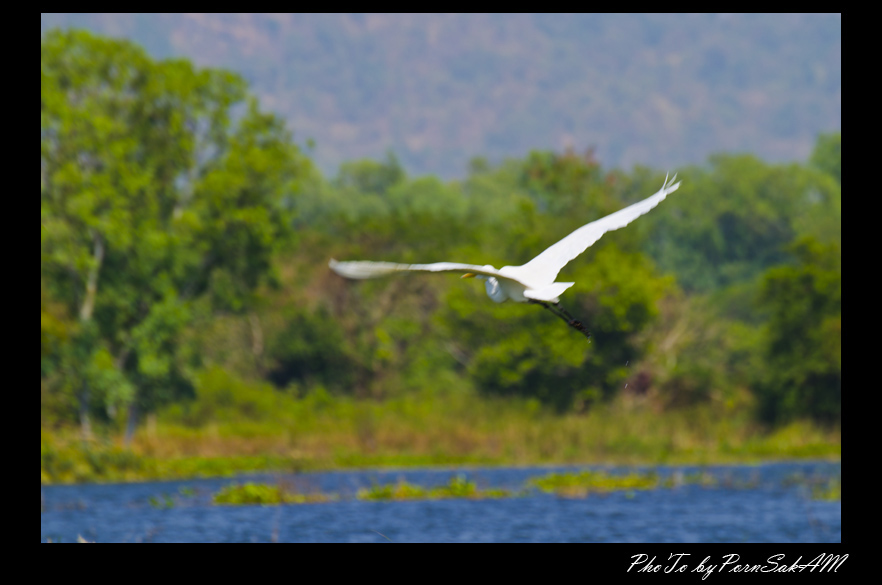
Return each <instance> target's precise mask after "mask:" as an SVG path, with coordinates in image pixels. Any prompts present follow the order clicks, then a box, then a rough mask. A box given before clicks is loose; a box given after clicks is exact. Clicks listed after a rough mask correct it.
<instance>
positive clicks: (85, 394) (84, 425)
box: [80, 382, 92, 441]
mask: <svg viewBox="0 0 882 585" xmlns="http://www.w3.org/2000/svg"><path fill="white" fill-rule="evenodd" d="M80 434H82V437H83V441H91V440H92V421H91V420H90V419H89V383H88V382H83V389H82V392H80Z"/></svg>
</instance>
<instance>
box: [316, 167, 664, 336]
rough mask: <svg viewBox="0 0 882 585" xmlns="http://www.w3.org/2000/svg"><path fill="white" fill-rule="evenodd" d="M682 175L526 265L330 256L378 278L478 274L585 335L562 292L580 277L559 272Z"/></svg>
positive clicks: (503, 294) (345, 271)
mask: <svg viewBox="0 0 882 585" xmlns="http://www.w3.org/2000/svg"><path fill="white" fill-rule="evenodd" d="M676 178H677V175H674V177H673V178H672V179H671V180H670V181H668V178H667V177H665V182H664V185H662V188H661V189H660V190H659V191H658V193H656V194H654V195H651V196H649V197H647V198H646V199H644V200H643V201H639V202H637V203H635V204H633V205H629V206H628V207H625V208H624V209H620V210H619V211H616V212H615V213H611V214H610V215H607V216H606V217H603V218H601V219H598V220H596V221H592V222H591V223H589V224H587V225H584V226H582V227H580V228H579V229H577V230H576V231H574V232H573V233H571V234H570V235H568V236H567V237H565V238H564V239H562V240H561V241H559V242H557V243H556V244H553V245H552V246H550V247H549V248H548V249H546V250H545V251H544V252H542V253H541V254H539V255H538V256H536V257H535V258H533V259H532V260H530V261H529V262H527V263H526V264H523V265H521V266H503V267H502V268H500V269H499V270H497V269H496V268H494V267H493V266H490V265H489V264H488V265H485V266H477V265H474V264H459V263H456V262H436V263H434V264H396V263H394V262H369V261H356V262H338V261H336V260H334V259H331V261H330V263H329V266H330V267H331V270H333V271H334V272H336V273H337V274H339V275H340V276H344V277H346V278H353V279H365V278H376V277H379V276H386V275H389V274H394V273H396V272H463V273H465V274H463V275H462V278H470V277H477V278H480V279H482V280H484V287H485V288H486V290H487V296H488V297H490V298H491V299H492V300H493V301H495V302H497V303H502V302H505V301H507V300H511V301H515V302H517V303H534V304H538V305H542V306H543V307H545V308H546V309H548V310H550V311H551V312H552V313H554V314H555V315H557V316H558V317H560V318H561V319H563V320H564V321H566V322H567V323H568V324H569V325H570V326H571V327H573V328H575V329H577V330H579V331H581V332H582V333H583V334H584V335H585V336H586V337H590V336H591V334H590V333H589V332H588V331H587V330H586V329H585V327H584V325H582V323H581V322H579V321H577V320H575V319H574V318H573V317H572V316H571V315H570V314H569V313H568V312H566V311H565V310H564V309H563V307H561V306H560V299H559V296H560V294H561V293H562V292H564V291H565V290H567V289H568V288H570V287H571V286H573V285H574V284H576V283H575V282H555V281H554V279H555V278H557V274H558V272H560V269H561V268H563V267H564V266H565V265H566V264H567V263H568V262H569V261H570V260H572V259H573V258H575V257H576V256H578V255H579V254H581V253H582V252H584V251H585V250H586V249H587V248H588V247H589V246H590V245H591V244H593V243H594V242H596V241H597V240H599V239H600V237H601V236H602V235H603V234H605V233H606V232H609V231H612V230H617V229H619V228H622V227H625V226H626V225H628V224H629V223H631V222H632V221H634V220H635V219H637V218H638V217H640V216H641V215H643V214H645V213H647V212H648V211H649V210H650V209H652V208H653V207H655V206H656V205H658V204H659V203H660V202H661V201H662V200H663V199H664V198H665V197H666V196H667V195H668V193H673V192H674V191H676V190H677V188H678V187H679V186H680V183H679V182H678V183H674V180H675V179H676Z"/></svg>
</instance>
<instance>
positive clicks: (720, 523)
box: [40, 462, 842, 542]
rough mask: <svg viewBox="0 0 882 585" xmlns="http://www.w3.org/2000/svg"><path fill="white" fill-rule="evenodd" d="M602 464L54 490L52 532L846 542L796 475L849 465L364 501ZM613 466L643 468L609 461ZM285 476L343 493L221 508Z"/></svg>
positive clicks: (514, 481) (830, 508) (142, 537)
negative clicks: (375, 491)
mask: <svg viewBox="0 0 882 585" xmlns="http://www.w3.org/2000/svg"><path fill="white" fill-rule="evenodd" d="M588 468H591V469H598V467H597V466H590V467H572V466H570V467H553V468H552V467H548V468H536V467H533V468H516V469H512V468H479V469H476V468H462V469H454V470H451V469H446V470H436V469H433V470H413V469H408V470H395V471H355V472H330V473H314V474H313V473H310V474H300V475H296V476H292V475H262V476H247V477H242V478H240V479H238V480H232V479H229V478H227V479H210V480H190V481H176V482H151V483H133V484H103V485H77V486H48V487H43V488H42V490H41V491H42V500H43V503H42V512H41V514H40V538H41V540H42V541H44V542H45V541H47V540H52V541H53V542H75V541H76V540H77V537H78V536H82V537H83V538H85V539H87V540H90V541H95V542H273V541H278V542H315V541H320V542H388V541H392V542H549V541H551V542H758V541H762V542H839V541H841V539H842V505H841V503H840V502H822V501H815V500H812V499H811V494H810V490H809V488H808V487H807V486H806V485H805V483H800V482H794V481H793V478H794V477H798V476H801V477H809V478H812V477H814V478H818V477H834V476H841V464H840V463H829V462H813V463H775V464H764V465H757V466H726V467H707V468H696V467H676V468H675V467H670V468H658V469H657V470H658V472H659V474H661V475H663V476H666V475H668V474H671V473H678V472H680V473H685V474H688V473H690V472H695V471H702V470H703V471H705V472H708V473H710V474H711V475H713V477H714V478H715V479H716V480H717V484H716V485H715V486H713V487H702V486H700V485H682V486H680V487H677V488H672V489H664V488H660V489H656V490H650V491H636V492H617V493H611V494H607V495H593V494H592V495H591V496H589V497H587V498H584V499H566V498H560V497H557V496H553V495H547V494H541V493H536V492H531V493H529V494H528V495H525V496H522V497H516V498H511V499H500V500H491V499H486V500H435V501H414V502H362V501H357V500H354V499H352V498H353V496H354V494H355V493H356V491H357V490H358V489H359V488H361V487H369V486H371V485H373V484H375V483H379V484H385V483H394V482H397V481H398V480H399V479H403V480H405V481H407V482H409V483H412V484H417V485H422V486H433V485H441V484H446V483H447V482H448V481H449V479H450V477H451V476H452V475H456V474H464V475H465V476H466V477H467V478H468V479H469V480H471V481H474V482H475V483H477V484H478V487H479V488H481V489H484V488H489V487H502V488H509V489H512V490H518V489H520V488H522V487H523V485H524V483H525V482H526V481H527V480H528V479H529V478H531V477H539V476H542V475H545V474H547V473H550V472H552V471H574V470H580V469H588ZM603 469H606V470H608V471H610V472H617V471H622V472H626V471H629V470H633V468H629V469H625V468H614V467H604V468H603ZM246 480H251V481H263V482H268V483H273V482H276V481H278V480H283V481H286V482H289V483H291V484H294V485H296V486H298V487H299V488H300V489H301V490H303V491H309V490H310V489H313V490H314V489H320V490H321V491H323V492H325V493H338V494H340V495H341V499H340V500H339V501H335V502H330V503H324V504H303V505H285V506H214V505H212V504H211V495H212V494H213V493H214V492H216V491H217V490H219V489H220V488H221V487H223V486H225V485H228V484H230V483H234V482H235V481H240V482H241V481H246Z"/></svg>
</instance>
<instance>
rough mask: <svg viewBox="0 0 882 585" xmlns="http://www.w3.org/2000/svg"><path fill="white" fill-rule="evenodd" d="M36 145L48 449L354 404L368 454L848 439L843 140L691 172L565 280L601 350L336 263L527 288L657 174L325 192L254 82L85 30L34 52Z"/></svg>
mask: <svg viewBox="0 0 882 585" xmlns="http://www.w3.org/2000/svg"><path fill="white" fill-rule="evenodd" d="M40 147H41V282H40V284H41V309H40V310H41V319H40V326H41V426H42V427H43V428H44V429H62V428H70V427H73V426H75V425H77V426H79V429H80V431H81V432H82V433H83V434H84V435H85V436H89V435H90V434H92V433H94V432H96V427H98V428H102V429H109V430H110V431H113V432H116V431H119V432H123V431H124V433H125V435H126V436H127V438H128V439H129V440H130V439H131V438H132V436H133V434H134V433H135V431H136V430H137V429H138V428H139V425H141V424H142V423H143V422H144V420H145V418H149V417H151V416H156V414H158V415H159V416H161V417H164V420H167V421H171V422H174V423H175V424H180V425H183V426H184V427H194V428H195V427H199V426H203V425H209V424H213V423H217V422H218V421H227V422H230V423H242V425H244V426H243V427H241V428H242V429H246V428H251V427H248V425H249V424H252V423H253V424H270V422H269V421H273V420H275V421H276V422H274V423H272V424H271V426H272V425H277V424H286V425H290V428H295V429H303V428H309V425H310V424H311V423H309V422H308V421H309V420H311V419H310V417H314V416H316V415H315V413H316V412H320V411H321V409H322V408H325V407H326V406H327V405H334V404H336V406H333V407H331V406H327V407H328V408H336V409H341V408H342V409H354V410H353V413H354V414H352V416H353V417H355V418H354V419H353V420H355V421H356V423H355V424H356V426H357V428H358V429H359V430H358V433H360V434H359V436H362V435H364V437H368V439H365V440H366V441H367V440H373V439H370V437H373V436H374V434H373V433H375V429H376V423H375V422H372V421H373V420H374V419H375V418H376V416H377V415H376V414H370V413H372V412H375V411H374V410H371V409H372V408H373V406H371V407H370V408H367V407H365V408H367V410H359V409H360V408H362V407H360V406H358V405H359V404H371V405H375V404H380V405H382V404H387V405H389V407H390V408H392V407H393V405H399V406H396V407H395V408H399V407H400V408H403V409H405V410H406V409H407V408H415V407H412V404H413V403H412V402H408V401H413V400H418V401H419V400H422V401H423V404H424V405H432V404H439V403H438V400H442V401H448V402H449V401H453V402H455V403H456V404H460V405H466V406H462V407H461V408H460V407H457V408H459V410H457V411H456V412H458V413H459V415H458V416H461V415H462V413H464V412H471V413H473V414H474V413H478V412H482V408H484V407H479V406H477V405H480V404H490V403H496V401H499V400H511V401H517V402H518V404H521V405H522V407H521V406H519V407H518V408H519V409H521V410H519V411H518V412H522V411H523V408H526V409H527V411H529V412H535V411H536V409H540V410H543V411H547V412H548V413H557V414H564V413H566V414H573V413H576V414H578V413H589V412H591V411H592V409H595V408H599V407H600V406H602V405H605V404H607V405H608V404H610V403H612V402H615V401H617V400H625V399H627V400H631V401H636V402H639V403H641V404H645V405H648V407H649V408H651V409H655V411H656V412H664V411H672V410H682V409H686V410H687V411H688V409H693V408H697V407H700V408H706V409H710V411H711V412H715V413H717V414H718V415H720V416H730V415H732V414H733V413H740V414H739V416H742V415H743V416H747V417H749V418H750V419H751V420H753V421H755V422H756V423H757V424H762V425H770V426H772V427H774V426H776V425H778V426H780V425H784V424H789V423H792V422H793V421H797V420H811V421H814V422H815V423H817V424H820V425H834V426H835V425H838V424H840V422H841V370H842V360H841V320H842V319H841V310H842V309H841V304H842V303H841V296H842V292H841V134H840V133H839V132H837V133H834V134H828V135H821V136H819V137H818V140H817V146H816V148H815V151H814V152H813V154H812V156H811V157H810V159H809V160H808V161H807V163H805V164H797V163H790V164H769V163H767V162H764V161H762V160H760V159H758V158H756V157H754V156H751V155H747V154H738V155H728V154H719V155H715V156H713V157H712V158H711V159H710V160H709V161H708V163H707V164H705V165H702V166H695V167H688V168H684V169H680V170H679V177H680V179H681V180H682V186H681V188H680V189H679V191H677V192H676V193H675V194H673V195H672V196H671V197H669V198H668V199H667V200H666V201H665V202H664V203H663V204H662V205H660V206H659V207H658V208H657V209H655V210H653V211H652V212H651V213H649V214H648V215H647V216H645V217H643V218H641V219H640V220H639V221H637V222H635V223H634V224H632V225H630V226H628V228H627V229H624V230H619V231H616V232H612V233H609V234H607V235H605V236H604V237H603V238H602V239H601V240H600V241H599V242H598V243H597V244H595V245H594V246H593V247H591V248H590V249H589V250H588V251H587V252H586V253H585V254H583V255H581V256H579V257H578V258H577V259H575V260H574V261H573V262H571V263H570V264H569V265H567V267H565V269H564V271H563V273H562V274H561V279H562V280H567V281H569V280H573V281H575V282H576V285H575V286H574V287H573V288H572V289H571V290H570V291H569V292H568V293H567V296H566V297H565V298H564V305H565V306H566V307H567V309H568V310H569V311H570V312H571V313H572V314H573V315H575V316H577V317H578V318H579V319H581V320H582V321H583V322H585V323H586V324H588V327H589V329H590V331H591V332H592V343H590V344H587V343H586V342H585V339H584V338H583V337H582V336H581V335H580V334H578V333H576V332H574V331H572V330H570V329H568V328H567V327H565V326H564V325H563V324H562V323H560V322H559V321H558V320H557V319H555V318H554V317H553V316H551V315H549V314H547V313H546V312H544V311H542V310H540V309H538V308H536V307H530V306H525V305H516V304H510V303H509V304H503V305H496V304H494V303H492V302H490V301H489V300H488V299H487V298H486V296H485V293H484V289H483V286H481V285H480V283H478V284H475V282H474V281H461V280H458V279H455V278H449V277H447V278H445V277H444V276H437V275H424V276H423V275H412V276H409V277H406V278H404V277H402V278H390V279H382V280H374V281H360V282H352V281H346V280H343V279H341V278H340V277H338V276H336V275H334V274H333V273H331V271H330V270H329V269H328V267H327V263H328V260H329V259H330V258H332V257H333V258H337V259H341V260H342V259H374V260H387V261H394V262H425V263H428V262H436V261H442V260H448V261H461V262H469V263H476V264H485V263H486V264H493V265H495V266H497V267H499V266H502V265H505V264H513V265H517V264H520V263H523V262H525V261H527V260H529V259H530V258H532V257H533V256H535V255H536V254H537V253H539V252H540V251H542V250H543V249H544V248H545V247H547V246H549V245H550V244H552V243H554V242H556V241H557V240H559V239H560V238H561V237H563V236H564V235H566V234H568V233H569V232H570V231H572V230H573V229H575V228H577V227H579V226H581V225H583V224H585V223H588V222H589V221H591V220H593V219H596V218H599V217H601V216H603V215H605V214H607V213H610V212H612V211H615V210H617V209H620V208H621V207H623V206H625V205H628V204H631V203H634V202H636V201H638V200H640V199H643V198H645V197H646V196H648V195H650V194H652V193H653V192H655V191H656V190H657V189H658V188H659V187H660V186H661V184H662V182H663V180H664V173H663V172H661V171H657V170H653V169H649V168H645V167H639V166H638V167H635V168H633V170H631V171H630V172H626V171H623V170H620V169H604V168H603V167H602V166H601V164H600V162H599V161H597V160H596V159H595V158H594V155H593V152H591V151H587V152H584V153H576V152H574V151H572V150H567V151H565V152H563V153H554V152H546V151H543V152H538V151H534V152H530V153H529V154H528V155H526V156H525V157H524V158H521V159H506V160H504V161H502V162H500V163H496V164H491V163H489V162H488V161H487V160H486V159H481V158H476V159H474V160H473V161H472V163H471V164H470V165H469V168H470V171H469V174H468V176H466V177H465V178H463V179H461V180H456V181H442V180H440V179H438V178H436V177H433V176H427V177H410V176H408V175H407V174H406V173H405V171H404V169H403V167H402V166H401V164H400V163H399V161H398V160H397V158H396V156H395V155H394V153H392V152H389V153H388V155H387V156H386V157H385V158H384V159H382V160H380V161H372V160H356V161H350V162H347V163H345V164H343V165H341V166H340V168H339V171H338V172H337V174H336V176H333V177H330V178H326V177H324V176H322V174H321V173H319V172H318V171H317V170H316V168H315V166H314V165H313V164H312V162H311V161H310V159H309V157H308V156H307V155H306V154H305V153H304V152H303V151H302V150H300V149H299V148H298V147H297V146H296V145H295V143H294V142H293V137H292V135H291V134H290V133H289V132H288V131H287V130H286V129H285V125H284V123H283V121H282V120H280V119H279V118H277V117H275V116H273V115H270V114H267V113H265V112H264V111H263V110H262V109H261V108H260V107H259V105H258V103H257V101H256V99H255V98H254V97H253V96H252V95H251V94H250V93H249V90H248V86H247V84H246V82H245V81H244V80H243V79H242V78H241V77H239V76H237V75H236V74H233V73H230V72H227V71H222V70H218V69H196V68H194V67H193V66H192V65H191V64H190V63H188V62H187V61H184V60H160V61H157V60H153V59H151V58H150V57H148V56H147V55H146V54H145V53H144V52H143V51H142V50H141V49H140V48H138V47H137V46H135V45H134V44H132V43H129V42H126V41H117V40H109V39H105V38H101V37H97V36H94V35H92V34H89V33H86V32H82V31H69V32H59V31H53V32H49V33H47V34H45V35H44V36H43V38H42V40H41V142H40ZM440 397H443V398H440ZM402 401H404V402H402ZM482 401H484V402H482ZM488 401H489V402H488ZM402 404H405V405H406V404H411V406H401V405H402ZM323 405H325V406H323ZM347 405H348V406H347ZM523 405H526V406H523ZM426 408H429V409H430V410H431V408H434V407H430V406H427V407H426ZM359 413H361V414H359ZM249 421H250V422H249ZM280 421H287V422H284V423H282V422H280ZM273 428H275V427H273ZM242 432H246V431H245V430H243V431H242ZM292 432H293V431H292ZM298 432H299V431H298Z"/></svg>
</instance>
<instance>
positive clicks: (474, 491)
mask: <svg viewBox="0 0 882 585" xmlns="http://www.w3.org/2000/svg"><path fill="white" fill-rule="evenodd" d="M510 495H511V493H510V492H509V491H508V490H504V489H487V490H479V489H478V487H477V486H476V485H475V483H474V482H471V481H468V480H467V479H466V478H465V476H463V475H456V476H454V477H451V478H450V481H449V482H448V483H447V484H446V485H443V486H437V487H434V488H424V487H420V486H418V485H413V484H409V483H407V482H405V481H399V482H398V483H397V484H386V485H375V486H373V487H371V488H368V489H361V490H359V491H358V495H357V496H356V497H357V498H358V499H359V500H439V499H447V498H471V499H479V498H507V497H509V496H510Z"/></svg>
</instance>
